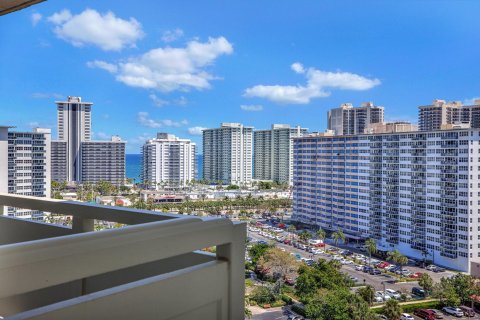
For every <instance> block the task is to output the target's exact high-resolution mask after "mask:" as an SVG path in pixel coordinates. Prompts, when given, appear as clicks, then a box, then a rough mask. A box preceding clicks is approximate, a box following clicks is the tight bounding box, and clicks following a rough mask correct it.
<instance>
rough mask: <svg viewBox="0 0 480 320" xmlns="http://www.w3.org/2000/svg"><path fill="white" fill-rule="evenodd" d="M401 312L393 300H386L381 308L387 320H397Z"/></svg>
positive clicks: (396, 302) (400, 308)
mask: <svg viewBox="0 0 480 320" xmlns="http://www.w3.org/2000/svg"><path fill="white" fill-rule="evenodd" d="M402 312H403V310H402V307H401V306H400V305H399V304H398V301H397V300H395V299H390V300H388V301H387V302H386V303H385V306H384V307H383V314H384V315H385V316H387V318H388V319H389V320H399V319H400V317H401V315H402Z"/></svg>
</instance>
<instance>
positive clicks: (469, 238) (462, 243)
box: [293, 129, 480, 272]
mask: <svg viewBox="0 0 480 320" xmlns="http://www.w3.org/2000/svg"><path fill="white" fill-rule="evenodd" d="M479 140H480V130H479V129H463V130H462V129H460V130H441V131H440V130H439V131H417V132H402V133H385V134H364V135H355V136H309V137H302V138H296V139H294V185H295V188H294V196H293V198H294V202H293V212H294V219H296V220H298V221H301V222H304V223H308V224H314V225H318V226H320V227H322V228H325V229H327V230H337V229H341V230H343V231H344V232H345V234H346V235H347V236H348V237H349V238H352V239H367V238H374V239H375V240H377V245H378V248H379V249H380V250H392V249H399V250H400V251H401V252H402V253H403V254H405V255H407V256H410V257H415V258H419V259H422V258H424V257H426V258H427V259H431V260H433V261H434V263H436V264H439V265H444V266H447V267H451V268H454V269H457V270H461V271H466V272H469V271H470V263H471V262H476V263H478V262H480V231H479V230H480V218H478V217H479V216H480V202H479V201H480V182H479V181H480V180H479V178H480V152H479V150H480V144H479Z"/></svg>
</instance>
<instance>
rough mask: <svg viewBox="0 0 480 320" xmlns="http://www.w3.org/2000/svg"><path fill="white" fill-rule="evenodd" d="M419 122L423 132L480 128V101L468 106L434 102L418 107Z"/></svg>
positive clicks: (458, 103)
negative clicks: (457, 128)
mask: <svg viewBox="0 0 480 320" xmlns="http://www.w3.org/2000/svg"><path fill="white" fill-rule="evenodd" d="M418 122H419V129H420V130H421V131H428V130H441V129H452V128H454V127H464V128H465V127H466V128H480V100H476V101H475V102H474V104H473V105H467V106H464V105H463V104H462V102H460V101H452V102H446V101H445V100H438V99H436V100H433V102H432V104H431V105H427V106H419V107H418Z"/></svg>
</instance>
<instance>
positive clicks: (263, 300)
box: [250, 287, 276, 305]
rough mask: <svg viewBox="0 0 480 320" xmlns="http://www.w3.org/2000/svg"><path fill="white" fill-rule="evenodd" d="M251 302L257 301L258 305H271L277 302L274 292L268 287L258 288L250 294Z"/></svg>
mask: <svg viewBox="0 0 480 320" xmlns="http://www.w3.org/2000/svg"><path fill="white" fill-rule="evenodd" d="M250 300H253V301H255V302H256V303H257V304H259V305H262V304H270V303H273V302H274V301H275V300H276V297H275V295H274V294H273V292H272V290H271V289H270V288H267V287H257V288H255V289H253V291H252V293H251V294H250Z"/></svg>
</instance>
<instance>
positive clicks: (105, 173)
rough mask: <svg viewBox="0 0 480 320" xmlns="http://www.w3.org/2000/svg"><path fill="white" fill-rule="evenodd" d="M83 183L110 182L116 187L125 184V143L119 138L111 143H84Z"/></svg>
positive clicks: (82, 161)
mask: <svg viewBox="0 0 480 320" xmlns="http://www.w3.org/2000/svg"><path fill="white" fill-rule="evenodd" d="M81 156H82V157H81V165H82V167H81V170H80V172H81V179H80V180H81V181H82V182H88V183H97V182H99V181H108V182H110V183H112V184H114V185H117V186H119V185H122V184H123V183H124V182H125V142H124V141H122V140H121V139H120V138H119V137H118V136H113V137H112V138H111V141H86V142H82V149H81Z"/></svg>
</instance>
